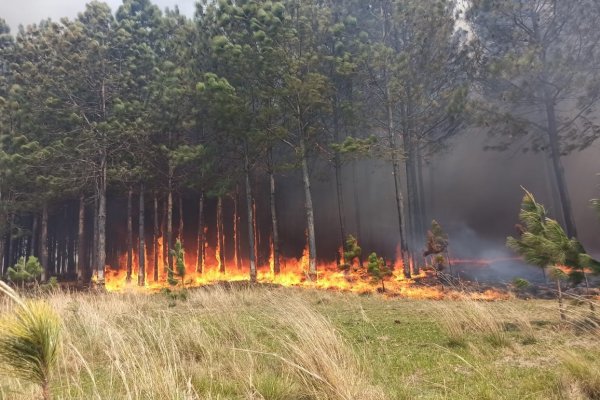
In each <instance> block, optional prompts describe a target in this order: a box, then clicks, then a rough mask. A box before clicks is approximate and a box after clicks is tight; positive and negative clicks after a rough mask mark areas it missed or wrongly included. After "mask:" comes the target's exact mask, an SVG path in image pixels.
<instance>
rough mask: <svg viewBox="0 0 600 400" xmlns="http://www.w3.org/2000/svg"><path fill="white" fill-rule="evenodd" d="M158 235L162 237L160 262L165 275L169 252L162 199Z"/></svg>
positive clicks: (164, 205) (164, 206) (165, 213)
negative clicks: (161, 261)
mask: <svg viewBox="0 0 600 400" xmlns="http://www.w3.org/2000/svg"><path fill="white" fill-rule="evenodd" d="M160 234H161V237H162V254H161V257H162V260H163V272H164V273H166V272H167V269H168V267H169V265H168V264H169V261H168V260H167V258H168V252H169V244H168V243H167V199H166V198H165V199H163V209H162V219H161V227H160Z"/></svg>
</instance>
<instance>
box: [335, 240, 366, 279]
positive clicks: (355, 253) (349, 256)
mask: <svg viewBox="0 0 600 400" xmlns="http://www.w3.org/2000/svg"><path fill="white" fill-rule="evenodd" d="M361 254H362V249H361V248H360V246H359V245H358V240H357V239H356V238H355V237H354V236H352V235H348V237H347V238H346V242H345V243H344V263H343V264H341V265H340V266H339V268H340V269H341V270H343V271H349V270H350V269H351V268H352V263H353V262H354V261H355V260H356V259H358V258H360V256H361Z"/></svg>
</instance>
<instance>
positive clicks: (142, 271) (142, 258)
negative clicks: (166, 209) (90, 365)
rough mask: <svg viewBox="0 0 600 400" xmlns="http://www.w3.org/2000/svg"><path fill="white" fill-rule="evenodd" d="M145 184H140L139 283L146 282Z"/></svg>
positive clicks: (143, 283) (140, 284)
mask: <svg viewBox="0 0 600 400" xmlns="http://www.w3.org/2000/svg"><path fill="white" fill-rule="evenodd" d="M144 215H145V209H144V184H143V183H141V184H140V215H139V219H138V225H139V248H138V285H139V286H144V285H145V284H146V240H145V234H146V229H145V227H144V222H145V221H144Z"/></svg>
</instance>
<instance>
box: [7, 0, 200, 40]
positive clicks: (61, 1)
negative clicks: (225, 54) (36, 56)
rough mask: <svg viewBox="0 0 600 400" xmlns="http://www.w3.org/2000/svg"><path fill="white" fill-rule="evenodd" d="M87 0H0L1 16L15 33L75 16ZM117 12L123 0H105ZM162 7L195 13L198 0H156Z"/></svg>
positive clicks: (183, 12)
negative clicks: (20, 29) (21, 26)
mask: <svg viewBox="0 0 600 400" xmlns="http://www.w3.org/2000/svg"><path fill="white" fill-rule="evenodd" d="M88 2H89V1H87V0H20V1H14V0H0V18H4V19H5V20H6V22H7V23H8V25H9V26H10V28H11V31H12V32H13V33H14V32H16V31H17V28H18V26H19V25H30V24H33V23H38V22H40V21H41V20H43V19H46V18H51V19H52V20H53V21H58V20H59V19H60V18H62V17H68V18H75V17H76V16H77V14H78V13H80V12H82V11H83V10H84V9H85V4H86V3H88ZM104 2H105V3H107V4H108V5H109V6H110V8H111V9H112V10H113V12H115V11H116V10H117V8H118V7H119V6H120V5H121V4H122V1H121V0H105V1H104ZM153 3H154V4H156V5H157V6H158V7H160V9H163V10H164V9H165V8H166V7H169V8H171V9H172V8H174V7H175V6H178V7H179V10H180V11H181V13H182V14H185V15H188V16H190V17H191V16H192V15H194V10H195V3H196V0H154V1H153Z"/></svg>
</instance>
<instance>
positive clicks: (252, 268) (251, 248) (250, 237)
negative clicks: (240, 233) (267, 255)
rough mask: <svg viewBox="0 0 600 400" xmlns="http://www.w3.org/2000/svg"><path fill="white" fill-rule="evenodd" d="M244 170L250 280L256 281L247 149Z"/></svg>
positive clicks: (252, 212)
mask: <svg viewBox="0 0 600 400" xmlns="http://www.w3.org/2000/svg"><path fill="white" fill-rule="evenodd" d="M245 153H246V154H245V165H244V172H245V178H246V208H247V210H248V247H249V252H248V253H249V258H250V282H256V259H255V255H254V242H255V237H254V226H253V221H254V209H253V207H252V187H251V186H250V164H249V161H248V149H247V148H246V152H245Z"/></svg>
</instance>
